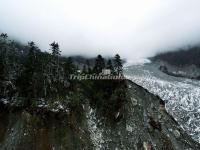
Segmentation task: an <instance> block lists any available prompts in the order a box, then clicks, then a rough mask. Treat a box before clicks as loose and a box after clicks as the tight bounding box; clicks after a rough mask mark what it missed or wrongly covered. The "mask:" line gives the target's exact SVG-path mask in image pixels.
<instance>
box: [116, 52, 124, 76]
mask: <svg viewBox="0 0 200 150" xmlns="http://www.w3.org/2000/svg"><path fill="white" fill-rule="evenodd" d="M122 67H123V66H122V60H121V58H120V56H119V54H116V55H115V58H114V70H115V72H116V73H117V75H120V74H122V71H123V69H122Z"/></svg>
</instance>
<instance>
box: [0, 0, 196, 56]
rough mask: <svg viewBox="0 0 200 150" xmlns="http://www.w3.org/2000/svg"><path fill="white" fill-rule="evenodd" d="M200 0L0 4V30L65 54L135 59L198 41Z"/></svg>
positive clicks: (3, 0)
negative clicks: (53, 44) (53, 46)
mask: <svg viewBox="0 0 200 150" xmlns="http://www.w3.org/2000/svg"><path fill="white" fill-rule="evenodd" d="M199 6H200V1H199V0H190V1H188V0H167V1H163V0H151V1H150V0H59V1H58V0H0V31H1V32H6V33H8V35H9V36H10V37H12V38H14V39H17V40H19V41H21V42H27V41H30V40H33V41H35V42H36V43H37V45H38V46H39V47H40V48H41V49H42V50H48V49H49V43H51V42H52V41H54V40H55V41H57V42H59V44H60V47H61V50H62V53H63V54H64V55H81V54H83V55H87V56H94V55H97V54H99V53H101V54H103V55H114V54H115V53H120V54H121V55H122V57H125V58H127V59H132V60H136V59H139V58H145V57H149V56H153V55H155V54H156V53H158V52H163V51H168V50H170V49H174V48H180V47H184V46H188V45H194V44H198V43H199V41H200V9H199Z"/></svg>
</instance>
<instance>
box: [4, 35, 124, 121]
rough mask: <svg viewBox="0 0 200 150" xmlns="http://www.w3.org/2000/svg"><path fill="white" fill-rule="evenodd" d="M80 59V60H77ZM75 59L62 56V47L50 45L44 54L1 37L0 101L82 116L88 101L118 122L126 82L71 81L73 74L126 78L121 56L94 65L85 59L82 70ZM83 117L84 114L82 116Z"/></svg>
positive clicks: (98, 58) (32, 47) (101, 59)
mask: <svg viewBox="0 0 200 150" xmlns="http://www.w3.org/2000/svg"><path fill="white" fill-rule="evenodd" d="M76 59H77V58H76ZM76 61H77V60H73V58H72V57H64V56H61V50H60V48H59V44H58V43H56V42H53V43H51V44H50V53H49V52H44V51H41V50H40V49H39V48H38V47H37V46H36V44H35V43H34V42H29V43H28V44H27V45H22V44H20V43H19V42H16V41H13V40H10V39H9V38H8V36H7V34H4V33H2V34H1V36H0V83H1V84H0V101H1V102H4V104H8V105H10V106H15V107H16V106H17V107H22V108H23V109H25V108H26V109H31V110H32V109H37V107H38V106H41V107H48V108H49V109H50V110H53V111H69V112H70V113H73V112H76V113H80V112H82V111H83V108H82V105H83V104H84V103H85V99H89V100H90V104H91V105H92V107H95V108H97V109H98V110H99V112H100V113H102V114H103V115H105V116H107V117H108V118H110V119H112V120H114V119H115V113H116V112H118V111H119V109H120V108H121V107H123V104H124V102H125V101H126V83H125V81H124V80H123V79H121V80H106V81H105V80H84V81H82V80H71V79H70V75H85V74H90V75H93V74H97V75H98V74H100V73H101V72H102V70H103V69H109V70H110V71H111V74H110V75H116V76H118V75H122V76H123V72H122V71H123V70H122V67H123V66H122V60H121V58H120V56H119V55H118V54H116V56H115V57H114V58H111V59H109V60H106V59H104V58H103V57H102V56H101V55H98V56H97V57H96V58H95V63H94V65H90V60H89V59H88V60H87V59H85V63H84V64H83V67H82V68H79V66H78V65H76V64H77V63H76ZM80 115H81V114H80Z"/></svg>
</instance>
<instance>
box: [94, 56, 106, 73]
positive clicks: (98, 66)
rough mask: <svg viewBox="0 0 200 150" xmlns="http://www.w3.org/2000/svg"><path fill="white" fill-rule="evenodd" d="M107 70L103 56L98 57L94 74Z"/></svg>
mask: <svg viewBox="0 0 200 150" xmlns="http://www.w3.org/2000/svg"><path fill="white" fill-rule="evenodd" d="M104 68H105V61H104V58H103V57H102V56H101V55H98V56H97V58H96V62H95V66H94V69H93V71H94V73H101V72H102V69H104Z"/></svg>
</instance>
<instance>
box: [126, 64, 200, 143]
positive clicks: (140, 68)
mask: <svg viewBox="0 0 200 150" xmlns="http://www.w3.org/2000/svg"><path fill="white" fill-rule="evenodd" d="M124 74H125V76H126V77H127V78H129V79H130V80H132V81H133V82H135V83H136V84H138V85H140V86H142V87H144V88H145V89H147V90H148V91H149V92H151V93H153V94H155V95H158V96H159V97H160V98H162V99H163V100H165V102H166V109H167V111H168V112H169V113H170V114H171V115H172V116H173V117H174V118H175V120H177V122H178V123H179V124H180V126H181V127H182V128H183V129H184V130H185V131H186V132H187V133H188V134H190V135H191V136H192V138H193V139H194V140H196V141H198V142H199V143H200V81H198V80H191V79H185V78H177V77H172V76H169V75H166V74H164V73H162V72H161V71H159V70H158V66H156V65H154V64H152V63H146V64H137V65H132V66H127V67H125V68H124Z"/></svg>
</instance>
